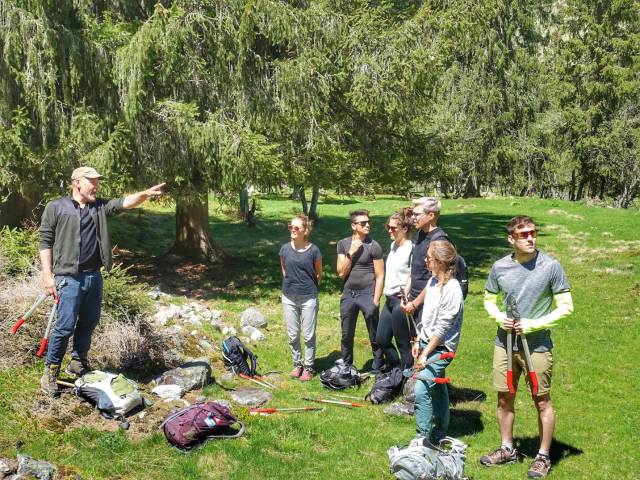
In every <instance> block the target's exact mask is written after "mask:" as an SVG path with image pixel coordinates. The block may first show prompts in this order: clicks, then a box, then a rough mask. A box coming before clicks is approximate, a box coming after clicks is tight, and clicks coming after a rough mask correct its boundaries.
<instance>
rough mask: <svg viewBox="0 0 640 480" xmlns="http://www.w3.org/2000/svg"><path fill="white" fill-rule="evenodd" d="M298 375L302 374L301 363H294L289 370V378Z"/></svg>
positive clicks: (298, 376) (297, 376)
mask: <svg viewBox="0 0 640 480" xmlns="http://www.w3.org/2000/svg"><path fill="white" fill-rule="evenodd" d="M300 375H302V365H296V366H295V367H293V370H291V373H290V374H289V376H290V377H291V378H300Z"/></svg>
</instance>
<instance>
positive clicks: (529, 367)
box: [505, 294, 538, 397]
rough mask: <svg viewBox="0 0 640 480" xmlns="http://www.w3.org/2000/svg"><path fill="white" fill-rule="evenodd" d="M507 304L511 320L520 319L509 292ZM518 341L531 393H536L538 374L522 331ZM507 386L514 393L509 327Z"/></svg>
mask: <svg viewBox="0 0 640 480" xmlns="http://www.w3.org/2000/svg"><path fill="white" fill-rule="evenodd" d="M505 303H506V306H507V316H508V317H509V318H512V319H513V320H520V319H521V318H522V317H521V316H520V312H519V311H518V305H517V303H516V298H515V296H514V295H512V294H509V295H507V298H506V299H505ZM520 341H521V342H522V350H523V351H524V358H525V362H526V364H527V370H528V372H529V373H528V375H529V382H530V383H531V395H532V396H534V397H535V396H537V395H538V376H537V375H536V371H535V370H534V369H533V360H531V352H530V351H529V342H527V336H526V335H525V334H524V333H521V334H520ZM507 386H508V387H509V393H516V389H515V386H514V384H513V344H512V343H511V329H509V330H507Z"/></svg>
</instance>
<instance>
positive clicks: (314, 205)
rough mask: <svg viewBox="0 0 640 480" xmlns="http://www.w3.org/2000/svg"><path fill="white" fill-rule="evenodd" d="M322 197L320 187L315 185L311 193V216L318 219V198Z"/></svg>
mask: <svg viewBox="0 0 640 480" xmlns="http://www.w3.org/2000/svg"><path fill="white" fill-rule="evenodd" d="M319 197H320V187H317V186H316V187H313V193H312V194H311V206H310V208H309V218H312V219H314V220H317V219H318V199H319Z"/></svg>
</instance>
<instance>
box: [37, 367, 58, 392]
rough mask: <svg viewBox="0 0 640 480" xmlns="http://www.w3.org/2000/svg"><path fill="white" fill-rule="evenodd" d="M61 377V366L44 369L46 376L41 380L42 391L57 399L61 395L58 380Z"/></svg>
mask: <svg viewBox="0 0 640 480" xmlns="http://www.w3.org/2000/svg"><path fill="white" fill-rule="evenodd" d="M58 375H60V365H47V366H46V367H45V369H44V374H43V375H42V377H41V378H40V390H42V392H43V393H45V394H46V395H48V396H50V397H54V398H55V397H57V396H59V395H60V390H59V388H58V384H57V383H56V380H58Z"/></svg>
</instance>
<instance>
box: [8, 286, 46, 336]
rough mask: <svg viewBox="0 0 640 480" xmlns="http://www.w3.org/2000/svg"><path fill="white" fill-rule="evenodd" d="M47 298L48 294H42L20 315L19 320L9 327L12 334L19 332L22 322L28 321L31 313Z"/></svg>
mask: <svg viewBox="0 0 640 480" xmlns="http://www.w3.org/2000/svg"><path fill="white" fill-rule="evenodd" d="M46 298H47V295H46V294H44V293H43V294H42V295H40V296H39V297H38V299H37V300H36V301H35V303H34V304H33V305H31V306H30V307H29V309H28V310H27V311H26V312H25V313H23V314H22V315H20V316H19V317H18V320H16V323H14V324H13V327H11V328H10V329H9V332H11V334H12V335H15V334H16V333H17V332H18V329H19V328H20V327H21V326H22V324H23V323H24V322H26V321H27V319H28V318H29V317H30V316H31V315H33V312H35V311H36V310H37V309H38V307H39V306H40V305H41V304H42V302H44V301H45V299H46Z"/></svg>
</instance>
